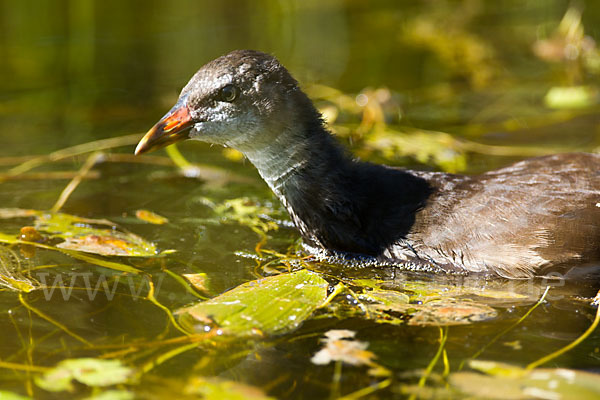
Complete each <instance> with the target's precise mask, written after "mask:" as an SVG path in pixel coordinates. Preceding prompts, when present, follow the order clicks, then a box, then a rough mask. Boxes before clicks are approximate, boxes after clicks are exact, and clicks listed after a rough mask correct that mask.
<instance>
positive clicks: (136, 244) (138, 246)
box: [0, 208, 157, 257]
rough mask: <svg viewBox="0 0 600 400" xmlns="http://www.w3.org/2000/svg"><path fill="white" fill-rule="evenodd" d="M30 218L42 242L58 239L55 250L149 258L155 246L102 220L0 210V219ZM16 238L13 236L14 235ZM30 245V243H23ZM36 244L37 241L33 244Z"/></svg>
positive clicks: (18, 210)
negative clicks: (43, 240)
mask: <svg viewBox="0 0 600 400" xmlns="http://www.w3.org/2000/svg"><path fill="white" fill-rule="evenodd" d="M23 217H33V218H34V226H35V229H36V230H37V231H38V232H39V233H41V234H44V235H43V236H41V237H43V238H45V239H62V242H60V243H58V244H57V245H56V247H58V248H61V249H65V250H75V251H79V252H85V253H93V254H100V255H105V256H127V257H151V256H156V255H157V251H156V246H155V245H154V244H153V243H151V242H147V241H146V240H144V239H142V238H141V237H139V236H137V235H135V234H133V233H131V232H127V231H125V230H123V229H120V228H119V227H118V226H117V224H115V223H113V222H111V221H108V220H105V219H90V218H81V217H77V216H75V215H70V214H64V213H55V212H50V211H39V210H23V209H15V208H8V209H0V218H3V219H7V218H23ZM15 236H16V235H15ZM25 240H26V241H30V240H31V239H25ZM36 241H37V240H36Z"/></svg>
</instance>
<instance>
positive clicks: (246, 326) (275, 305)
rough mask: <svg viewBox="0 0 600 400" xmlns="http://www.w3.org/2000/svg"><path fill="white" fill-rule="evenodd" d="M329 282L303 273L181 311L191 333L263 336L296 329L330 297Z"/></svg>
mask: <svg viewBox="0 0 600 400" xmlns="http://www.w3.org/2000/svg"><path fill="white" fill-rule="evenodd" d="M327 286H328V285H327V282H326V281H325V280H324V279H323V278H321V277H320V276H319V275H317V274H315V273H313V272H310V271H307V270H300V271H296V272H291V273H285V274H280V275H276V276H271V277H268V278H263V279H258V280H255V281H251V282H247V283H244V284H242V285H240V286H238V287H236V288H234V289H232V290H230V291H228V292H225V293H223V294H222V295H220V296H217V297H215V298H214V299H211V300H208V301H205V302H202V303H199V304H196V305H194V306H191V307H187V308H184V309H182V310H180V311H179V314H181V316H180V322H181V323H182V325H183V326H184V327H186V328H187V329H188V330H190V331H194V330H195V331H200V332H203V331H204V332H208V331H211V330H213V329H215V331H214V332H216V333H217V334H218V335H223V336H235V337H260V336H263V335H277V334H283V333H286V332H290V331H292V330H294V329H296V328H297V327H298V326H299V325H300V324H301V323H302V322H303V321H304V320H305V319H307V318H308V317H309V316H310V315H311V314H312V313H313V311H315V310H316V309H317V308H318V307H319V306H320V305H321V304H322V303H323V302H324V301H325V299H326V298H327Z"/></svg>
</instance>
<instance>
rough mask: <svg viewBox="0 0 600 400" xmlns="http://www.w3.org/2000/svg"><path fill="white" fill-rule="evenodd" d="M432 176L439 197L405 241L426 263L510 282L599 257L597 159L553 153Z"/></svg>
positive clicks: (599, 173)
mask: <svg viewBox="0 0 600 400" xmlns="http://www.w3.org/2000/svg"><path fill="white" fill-rule="evenodd" d="M427 178H428V179H429V180H430V182H432V184H433V185H434V186H435V187H436V188H437V192H436V194H435V195H434V196H432V197H431V198H430V199H429V204H428V207H426V208H425V209H424V210H423V211H422V212H420V213H419V214H418V216H417V220H416V222H415V225H414V227H413V229H412V231H411V233H410V234H409V236H408V237H407V239H408V240H409V242H411V244H412V246H413V248H414V250H415V251H416V253H417V254H418V255H419V257H421V258H425V259H429V260H432V261H434V262H436V263H439V264H453V265H463V266H464V267H465V268H466V269H467V270H469V271H473V272H487V271H494V272H496V273H498V274H500V275H503V276H507V277H512V278H515V277H529V276H532V275H540V274H543V273H545V272H547V271H548V270H549V269H552V268H559V269H560V268H563V267H566V266H570V267H572V266H574V265H579V264H582V263H590V262H594V261H599V260H600V156H598V155H591V154H562V155H554V156H547V157H540V158H535V159H530V160H526V161H522V162H519V163H516V164H514V165H511V166H509V167H506V168H503V169H500V170H497V171H493V172H489V173H486V174H483V175H479V176H475V177H458V176H452V175H446V174H429V176H428V177H427ZM394 250H395V249H394V248H391V249H390V252H392V254H393V252H394Z"/></svg>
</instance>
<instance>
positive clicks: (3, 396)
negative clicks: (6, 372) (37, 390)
mask: <svg viewBox="0 0 600 400" xmlns="http://www.w3.org/2000/svg"><path fill="white" fill-rule="evenodd" d="M30 399H31V397H26V396H21V395H20V394H16V393H12V392H8V391H6V390H0V400H30Z"/></svg>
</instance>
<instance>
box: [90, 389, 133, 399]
mask: <svg viewBox="0 0 600 400" xmlns="http://www.w3.org/2000/svg"><path fill="white" fill-rule="evenodd" d="M134 398H135V396H134V395H133V393H131V392H128V391H126V390H107V391H105V392H102V393H100V394H98V395H95V396H91V397H86V398H85V399H84V400H133V399H134Z"/></svg>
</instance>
